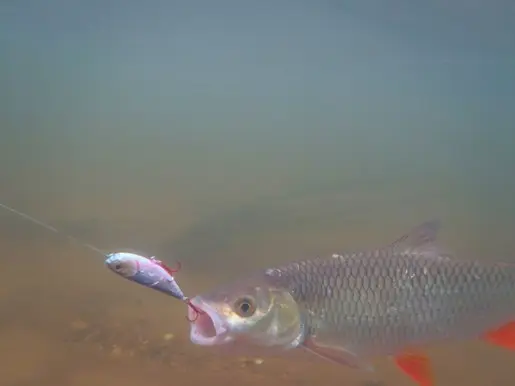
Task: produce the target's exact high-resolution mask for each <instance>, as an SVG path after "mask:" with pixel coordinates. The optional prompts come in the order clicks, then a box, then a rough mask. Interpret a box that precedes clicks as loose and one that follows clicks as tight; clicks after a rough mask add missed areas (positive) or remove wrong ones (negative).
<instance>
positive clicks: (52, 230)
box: [0, 203, 106, 257]
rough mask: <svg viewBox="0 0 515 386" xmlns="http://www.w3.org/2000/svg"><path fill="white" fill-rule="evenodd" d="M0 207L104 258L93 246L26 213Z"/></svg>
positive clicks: (102, 253) (0, 204) (7, 207)
mask: <svg viewBox="0 0 515 386" xmlns="http://www.w3.org/2000/svg"><path fill="white" fill-rule="evenodd" d="M0 207H2V208H4V209H5V210H8V211H9V212H11V213H14V214H17V215H18V216H20V217H22V218H24V219H25V220H28V221H30V222H32V223H34V224H36V225H39V226H40V227H43V228H45V229H46V230H48V231H51V232H54V233H56V234H58V235H61V236H64V237H66V238H67V239H68V240H70V241H71V242H73V243H75V244H77V245H80V246H82V247H85V248H88V249H89V250H91V251H93V252H95V253H99V254H101V255H102V256H103V257H106V254H105V253H104V252H102V251H101V250H100V249H99V248H97V247H95V246H94V245H91V244H88V243H86V242H84V241H82V240H79V239H77V238H75V237H73V236H70V235H68V234H66V233H64V232H61V231H60V230H58V229H56V228H54V227H53V226H51V225H48V224H46V223H44V222H43V221H40V220H38V219H36V218H34V217H32V216H29V215H28V214H26V213H23V212H20V211H19V210H16V209H14V208H11V207H9V206H7V205H4V204H2V203H0Z"/></svg>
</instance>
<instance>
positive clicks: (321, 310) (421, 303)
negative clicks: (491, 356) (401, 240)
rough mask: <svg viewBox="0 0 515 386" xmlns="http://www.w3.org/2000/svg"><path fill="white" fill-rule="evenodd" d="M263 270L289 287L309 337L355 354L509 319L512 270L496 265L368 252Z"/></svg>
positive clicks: (462, 334)
mask: <svg viewBox="0 0 515 386" xmlns="http://www.w3.org/2000/svg"><path fill="white" fill-rule="evenodd" d="M269 275H270V276H275V277H278V278H280V282H281V285H282V286H284V287H287V288H289V290H290V293H291V295H292V296H293V297H294V299H295V300H296V301H297V303H298V304H299V305H300V306H301V308H302V309H303V310H304V312H305V314H304V316H305V318H306V319H305V321H306V324H307V327H309V330H310V333H311V334H313V336H314V337H316V339H317V342H319V343H323V344H325V343H331V344H335V343H338V344H342V345H345V346H348V347H352V349H353V351H354V352H355V353H358V352H359V354H361V355H367V354H371V355H382V354H392V353H395V352H397V351H400V350H402V348H403V347H405V346H406V345H414V346H415V345H420V344H424V343H426V342H429V341H435V340H444V339H446V340H447V339H449V337H454V338H456V339H462V338H469V337H477V336H478V334H480V333H481V332H482V331H484V329H485V328H488V327H489V328H491V327H492V325H496V324H502V323H503V322H505V321H506V319H509V318H510V317H514V318H515V267H513V266H509V265H504V264H503V265H500V264H496V265H486V264H480V263H477V262H466V261H459V260H448V259H438V258H432V257H420V256H419V255H418V254H416V253H414V254H410V253H391V254H389V255H386V254H381V253H378V252H375V251H372V252H369V253H359V254H349V255H341V256H338V257H336V258H334V257H331V258H325V259H322V258H321V259H315V260H310V261H304V262H301V263H295V264H291V265H286V266H284V267H282V268H277V269H275V270H273V272H272V273H269ZM276 284H277V283H276Z"/></svg>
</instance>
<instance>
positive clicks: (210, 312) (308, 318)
mask: <svg viewBox="0 0 515 386" xmlns="http://www.w3.org/2000/svg"><path fill="white" fill-rule="evenodd" d="M439 228H440V223H439V222H438V221H428V222H426V223H423V224H421V225H419V226H418V227H415V228H413V229H412V230H411V231H410V232H407V233H406V234H405V235H404V236H402V237H400V238H398V239H397V240H396V241H394V242H393V243H390V244H389V245H386V246H383V247H380V248H376V249H368V250H363V251H356V252H348V253H344V254H341V255H332V256H326V257H319V258H315V259H310V260H304V261H298V262H292V263H289V264H285V265H284V266H281V267H277V268H271V269H266V270H262V271H260V272H258V273H256V274H253V275H250V276H249V277H246V278H244V279H243V280H238V281H235V282H233V283H230V284H228V285H222V286H220V287H219V288H216V289H214V290H213V291H211V292H208V293H205V294H201V295H198V296H196V297H194V298H192V299H191V303H192V304H193V305H194V306H195V307H196V309H198V310H200V311H201V312H200V314H199V315H198V317H197V319H196V320H195V321H194V322H192V323H191V325H190V339H191V341H192V342H193V343H194V344H198V345H204V346H213V345H223V344H227V343H233V344H237V345H245V346H248V347H250V348H252V347H256V346H260V347H267V348H274V349H280V350H286V351H287V350H289V349H294V348H302V349H304V350H307V351H308V352H311V353H313V354H316V355H317V356H319V357H322V358H324V359H326V360H329V361H332V362H334V363H337V364H340V365H345V366H350V367H353V368H357V369H365V370H372V369H373V368H372V366H371V364H370V363H371V360H372V359H373V358H375V357H383V356H387V357H391V358H393V359H394V361H395V363H396V364H397V366H398V367H399V368H400V369H401V370H402V371H403V372H404V373H405V374H407V375H408V376H410V377H411V378H412V380H414V381H415V382H416V383H417V384H418V385H420V386H431V385H433V382H434V381H433V374H432V370H431V365H430V360H429V359H428V357H427V356H426V355H425V354H424V352H423V349H424V348H425V347H426V346H428V345H430V344H434V343H441V342H448V341H461V340H466V339H474V338H482V339H484V340H486V341H489V342H490V343H493V344H495V345H498V346H502V347H505V348H508V349H512V350H515V265H509V264H502V263H481V262H473V261H464V260H459V259H457V258H455V257H453V256H451V255H450V254H449V253H448V252H446V251H443V250H442V249H441V248H440V247H438V246H437V245H436V243H435V240H436V236H437V233H438V230H439ZM193 312H194V311H193V310H191V309H190V310H189V313H190V314H192V313H193Z"/></svg>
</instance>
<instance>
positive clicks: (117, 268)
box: [114, 264, 122, 271]
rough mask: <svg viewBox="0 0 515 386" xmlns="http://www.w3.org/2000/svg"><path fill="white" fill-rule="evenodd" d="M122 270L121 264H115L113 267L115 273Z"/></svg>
mask: <svg viewBox="0 0 515 386" xmlns="http://www.w3.org/2000/svg"><path fill="white" fill-rule="evenodd" d="M121 268H122V265H121V264H116V265H115V266H114V269H116V270H117V271H118V270H120V269H121Z"/></svg>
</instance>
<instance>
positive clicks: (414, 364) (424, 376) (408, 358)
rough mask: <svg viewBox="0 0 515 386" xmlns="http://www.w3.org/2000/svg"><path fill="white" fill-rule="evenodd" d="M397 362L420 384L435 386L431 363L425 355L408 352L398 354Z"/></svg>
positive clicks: (422, 385) (421, 385)
mask: <svg viewBox="0 0 515 386" xmlns="http://www.w3.org/2000/svg"><path fill="white" fill-rule="evenodd" d="M395 362H396V363H397V366H399V367H400V368H401V370H402V371H404V372H405V373H406V374H407V375H409V376H410V377H411V379H413V380H414V381H415V382H417V383H418V384H419V385H420V386H433V384H434V383H433V376H432V373H431V363H430V361H429V358H427V357H426V356H425V355H423V354H415V353H412V352H407V353H404V354H401V355H398V356H396V357H395Z"/></svg>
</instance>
